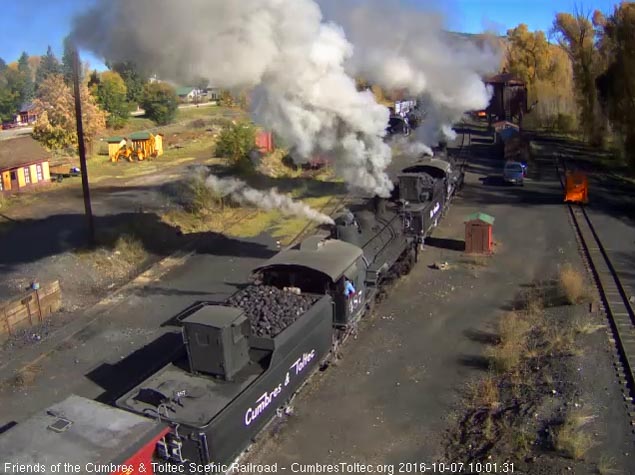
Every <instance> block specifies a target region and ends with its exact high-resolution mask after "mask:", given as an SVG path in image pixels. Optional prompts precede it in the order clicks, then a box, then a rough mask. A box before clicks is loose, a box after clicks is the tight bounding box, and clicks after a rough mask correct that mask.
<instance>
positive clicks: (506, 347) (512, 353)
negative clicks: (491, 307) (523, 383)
mask: <svg viewBox="0 0 635 475" xmlns="http://www.w3.org/2000/svg"><path fill="white" fill-rule="evenodd" d="M530 330H531V326H530V324H529V322H528V321H527V320H526V319H525V318H523V317H522V316H521V315H520V314H519V313H517V312H508V313H507V314H505V315H503V317H502V318H501V319H500V321H499V324H498V332H499V344H498V345H496V346H494V347H492V348H489V349H488V352H487V353H488V356H489V358H490V362H491V364H492V366H493V368H494V369H495V370H496V371H498V372H501V373H508V372H510V371H512V370H514V369H515V368H517V367H518V365H519V364H520V362H521V360H522V358H523V356H526V353H527V334H528V333H529V331H530Z"/></svg>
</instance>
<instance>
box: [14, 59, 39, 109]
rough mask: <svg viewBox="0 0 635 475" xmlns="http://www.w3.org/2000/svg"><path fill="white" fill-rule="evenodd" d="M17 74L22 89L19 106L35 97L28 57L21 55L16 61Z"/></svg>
mask: <svg viewBox="0 0 635 475" xmlns="http://www.w3.org/2000/svg"><path fill="white" fill-rule="evenodd" d="M18 72H19V73H20V75H21V76H22V81H23V82H22V89H21V91H20V103H21V105H22V104H24V103H26V102H30V101H31V100H33V97H34V96H35V84H34V82H33V72H32V71H31V67H30V66H29V55H28V54H27V53H26V51H25V52H24V53H22V55H21V56H20V59H19V60H18Z"/></svg>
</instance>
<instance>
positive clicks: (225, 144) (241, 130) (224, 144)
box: [216, 122, 256, 168]
mask: <svg viewBox="0 0 635 475" xmlns="http://www.w3.org/2000/svg"><path fill="white" fill-rule="evenodd" d="M255 143H256V129H255V128H254V126H253V125H251V124H250V123H247V122H239V123H237V124H233V125H232V126H230V127H228V128H226V129H223V131H222V132H221V134H220V135H219V137H218V142H217V144H216V155H217V156H219V157H222V158H227V159H229V161H230V162H231V163H232V164H233V165H234V166H236V167H239V168H243V167H248V166H249V164H250V159H249V153H250V152H251V151H252V150H253V149H254V148H255Z"/></svg>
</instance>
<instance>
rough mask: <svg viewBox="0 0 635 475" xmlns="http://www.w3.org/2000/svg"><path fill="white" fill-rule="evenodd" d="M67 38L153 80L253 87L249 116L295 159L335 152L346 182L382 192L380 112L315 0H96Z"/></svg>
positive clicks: (385, 191) (386, 157)
mask: <svg viewBox="0 0 635 475" xmlns="http://www.w3.org/2000/svg"><path fill="white" fill-rule="evenodd" d="M74 24H75V27H74V31H73V38H74V39H75V41H76V42H77V43H78V45H79V46H81V47H84V48H86V49H88V50H91V51H92V52H94V53H96V54H97V55H99V56H101V57H103V58H105V59H106V60H108V61H134V62H135V63H136V64H138V65H139V66H141V67H142V68H143V69H144V70H145V71H148V72H152V73H156V74H158V75H159V77H161V78H162V79H168V80H174V81H180V82H181V83H187V81H192V80H193V79H194V78H196V77H204V78H206V79H208V80H209V81H210V84H211V85H213V86H216V87H222V88H228V89H232V88H243V87H247V88H254V117H255V119H256V121H257V122H259V123H261V124H262V125H264V126H265V127H267V128H270V129H273V130H274V131H275V132H276V133H278V134H279V135H280V136H281V137H282V139H283V140H284V141H285V142H286V143H289V144H292V145H293V147H294V150H293V154H294V159H296V161H298V162H303V161H307V160H308V159H310V158H311V157H312V155H313V154H315V153H320V152H326V153H327V154H329V155H331V156H333V157H334V158H335V167H336V170H337V171H338V172H339V174H340V176H342V177H343V178H344V179H345V180H346V181H347V182H348V183H349V185H351V186H352V187H356V188H361V189H364V190H366V191H371V192H373V193H376V194H379V195H381V196H388V195H389V193H390V191H391V189H392V183H391V181H390V180H389V178H388V176H387V175H386V174H385V173H384V170H385V169H386V167H387V166H388V164H389V163H390V160H391V152H390V148H389V146H388V145H386V144H385V143H384V141H383V136H384V135H385V128H386V125H387V122H388V116H389V113H388V110H387V109H386V108H385V107H383V106H381V105H379V104H377V103H376V101H375V99H374V97H373V96H372V94H371V93H369V92H358V91H357V89H356V86H355V81H354V80H353V78H352V77H351V76H350V75H349V74H348V73H347V72H346V71H345V69H344V65H345V63H346V61H347V60H349V59H350V58H351V56H352V53H353V47H352V45H351V44H350V43H349V42H348V41H347V39H346V37H345V36H344V33H343V31H342V29H341V28H340V27H338V26H337V25H335V24H332V23H326V22H324V21H323V18H322V14H321V10H320V8H319V6H318V5H317V3H315V1H314V0H239V1H234V0H229V1H228V0H186V1H182V2H181V1H175V0H134V1H130V0H97V2H96V5H95V6H94V7H93V8H91V9H90V10H89V11H88V12H87V13H85V14H83V15H81V16H80V17H78V18H76V19H75V22H74Z"/></svg>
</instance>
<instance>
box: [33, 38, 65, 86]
mask: <svg viewBox="0 0 635 475" xmlns="http://www.w3.org/2000/svg"><path fill="white" fill-rule="evenodd" d="M60 72H61V66H60V62H59V61H58V60H57V58H56V57H55V55H54V54H53V49H52V48H51V47H50V46H49V47H48V49H47V50H46V55H45V56H44V57H43V58H42V60H41V61H40V66H39V67H38V68H37V73H36V74H35V85H36V87H37V86H38V85H39V84H42V81H44V80H45V79H46V78H47V77H49V75H51V74H59V73H60Z"/></svg>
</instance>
